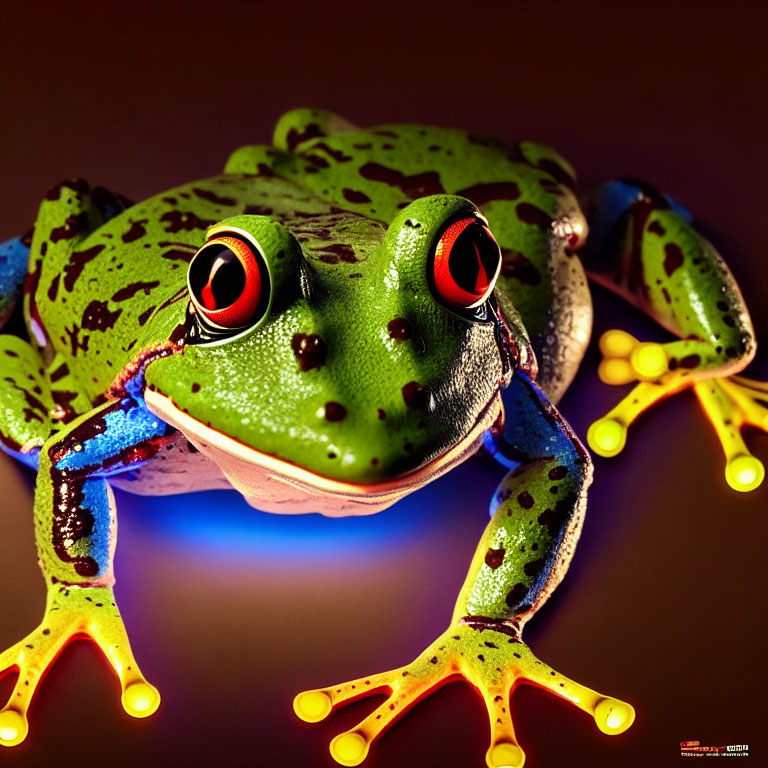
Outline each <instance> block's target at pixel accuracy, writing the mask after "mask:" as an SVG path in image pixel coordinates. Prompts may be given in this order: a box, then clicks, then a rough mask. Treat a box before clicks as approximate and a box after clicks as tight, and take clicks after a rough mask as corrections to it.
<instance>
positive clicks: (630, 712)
mask: <svg viewBox="0 0 768 768" xmlns="http://www.w3.org/2000/svg"><path fill="white" fill-rule="evenodd" d="M594 716H595V723H596V724H597V727H598V728H599V729H600V730H601V731H602V732H603V733H607V734H608V735H609V736H615V735H616V734H618V733H624V731H626V730H627V728H629V727H630V726H631V725H632V723H634V722H635V710H634V708H633V707H632V706H630V705H629V704H627V703H626V702H623V701H619V700H618V699H611V698H605V699H602V700H601V701H600V702H599V703H598V705H597V706H596V707H595V715H594Z"/></svg>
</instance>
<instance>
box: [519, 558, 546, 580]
mask: <svg viewBox="0 0 768 768" xmlns="http://www.w3.org/2000/svg"><path fill="white" fill-rule="evenodd" d="M545 562H546V559H545V558H543V557H540V558H539V559H538V560H531V561H530V562H529V563H526V564H525V565H524V566H523V572H524V573H525V575H526V576H537V575H538V574H539V572H540V571H541V569H542V568H543V567H544V563H545Z"/></svg>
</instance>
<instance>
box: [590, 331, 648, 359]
mask: <svg viewBox="0 0 768 768" xmlns="http://www.w3.org/2000/svg"><path fill="white" fill-rule="evenodd" d="M637 343H638V342H637V339H636V338H635V337H634V336H632V335H631V334H629V333H627V332H626V331H620V330H618V329H617V328H614V329H613V330H611V331H606V332H605V333H604V334H603V335H602V336H601V337H600V341H599V342H598V345H599V347H600V352H602V354H603V355H604V356H605V357H629V356H630V355H631V354H632V350H633V349H634V348H635V347H636V346H637Z"/></svg>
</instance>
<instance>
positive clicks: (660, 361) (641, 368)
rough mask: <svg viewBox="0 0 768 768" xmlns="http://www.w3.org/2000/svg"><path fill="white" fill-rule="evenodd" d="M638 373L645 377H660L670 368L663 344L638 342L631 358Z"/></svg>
mask: <svg viewBox="0 0 768 768" xmlns="http://www.w3.org/2000/svg"><path fill="white" fill-rule="evenodd" d="M629 361H630V363H632V367H633V368H634V369H635V371H637V375H638V376H640V377H641V378H645V379H658V378H659V376H663V375H664V374H665V373H666V372H667V371H668V370H669V360H668V359H667V353H666V352H665V351H664V347H662V346H661V344H654V343H653V342H647V343H644V344H638V345H637V346H636V347H635V349H634V350H633V351H632V354H631V355H630V358H629Z"/></svg>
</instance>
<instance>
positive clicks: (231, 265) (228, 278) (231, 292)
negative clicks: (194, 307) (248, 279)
mask: <svg viewBox="0 0 768 768" xmlns="http://www.w3.org/2000/svg"><path fill="white" fill-rule="evenodd" d="M209 284H210V290H209V291H204V289H205V288H206V286H209ZM189 285H190V288H191V289H192V291H193V293H194V294H195V298H196V299H197V300H198V302H200V304H202V306H204V307H205V308H206V309H211V310H216V309H225V308H226V307H229V306H230V305H232V304H234V303H235V302H236V301H237V300H238V299H239V298H240V295H241V294H242V292H243V290H244V289H245V270H244V269H243V265H242V264H241V263H240V260H239V259H238V258H237V256H236V255H235V254H234V253H233V252H232V251H231V250H230V249H229V248H227V246H226V245H221V244H220V243H214V244H212V245H209V246H208V247H206V248H205V249H203V250H202V251H200V253H198V255H197V257H196V258H195V261H194V263H193V264H192V269H191V270H190V275H189ZM210 295H212V296H213V299H214V301H215V306H209V304H210V301H207V300H206V298H208V297H209V296H210Z"/></svg>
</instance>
